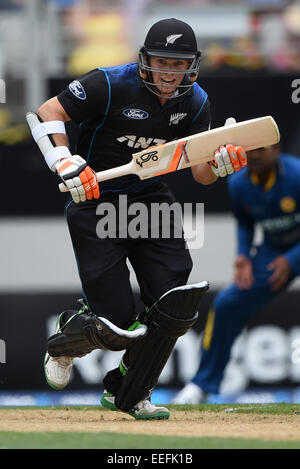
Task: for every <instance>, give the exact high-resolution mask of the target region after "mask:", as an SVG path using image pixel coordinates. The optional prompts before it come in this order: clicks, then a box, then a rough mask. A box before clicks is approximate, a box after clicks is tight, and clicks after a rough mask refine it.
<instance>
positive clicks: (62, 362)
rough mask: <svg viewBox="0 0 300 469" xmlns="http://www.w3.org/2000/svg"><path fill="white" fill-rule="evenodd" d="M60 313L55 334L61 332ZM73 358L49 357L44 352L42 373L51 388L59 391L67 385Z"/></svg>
mask: <svg viewBox="0 0 300 469" xmlns="http://www.w3.org/2000/svg"><path fill="white" fill-rule="evenodd" d="M62 315H63V313H61V314H60V315H59V317H58V319H57V321H56V327H55V334H57V333H58V332H61V328H60V319H61V317H62ZM73 360H74V358H70V357H51V356H50V355H49V353H47V352H46V354H45V358H44V373H45V377H46V381H47V383H48V384H49V386H51V388H53V389H55V390H56V391H59V390H60V389H63V388H65V387H66V386H67V384H68V383H69V381H70V377H71V370H72V364H73Z"/></svg>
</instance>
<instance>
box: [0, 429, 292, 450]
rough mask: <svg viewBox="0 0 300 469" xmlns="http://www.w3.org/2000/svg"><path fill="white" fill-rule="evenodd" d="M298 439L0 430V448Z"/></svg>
mask: <svg viewBox="0 0 300 469" xmlns="http://www.w3.org/2000/svg"><path fill="white" fill-rule="evenodd" d="M299 448H300V442H295V441H287V442H280V441H259V440H245V439H242V438H184V437H180V438H179V437H168V436H165V437H161V436H150V435H123V434H121V433H114V434H113V436H112V434H111V433H79V432H47V433H36V432H35V433H23V432H19V433H18V432H0V449H299Z"/></svg>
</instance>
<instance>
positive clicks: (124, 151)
mask: <svg viewBox="0 0 300 469" xmlns="http://www.w3.org/2000/svg"><path fill="white" fill-rule="evenodd" d="M200 58H201V52H200V51H199V50H198V48H197V41H196V37H195V34H194V32H193V30H192V28H191V27H190V26H189V25H188V24H186V23H184V22H182V21H180V20H176V19H174V18H171V19H167V20H161V21H159V22H158V23H155V24H154V25H153V26H152V27H151V28H150V30H149V32H148V34H147V36H146V39H145V43H144V45H143V46H142V47H141V49H140V51H139V61H138V63H130V64H125V65H120V66H118V67H112V68H101V67H99V68H97V69H95V70H92V71H90V72H89V73H87V74H85V75H84V76H82V77H79V78H78V79H76V80H74V81H72V82H71V83H70V84H69V85H68V86H67V88H66V89H65V90H63V91H62V92H61V93H60V94H59V95H58V96H55V97H53V98H51V99H50V100H48V101H46V102H45V103H44V104H42V105H41V107H40V108H39V109H38V111H37V114H38V116H39V119H40V120H41V121H42V123H41V126H40V127H41V128H38V129H35V130H37V131H38V133H36V132H35V134H34V135H35V138H36V139H38V138H39V137H38V134H39V135H45V132H46V133H47V135H48V134H49V135H50V137H51V139H52V140H53V142H54V144H55V147H54V148H53V149H51V150H50V151H49V152H47V153H46V154H44V157H45V160H46V162H47V164H48V166H49V168H50V169H51V170H52V171H53V172H55V173H56V174H57V175H58V176H60V178H61V179H62V181H63V183H64V184H65V185H66V186H67V188H68V189H69V191H70V195H71V197H72V199H71V200H70V201H69V202H68V204H67V207H66V216H67V221H68V227H69V231H70V235H71V239H72V244H73V248H74V251H75V256H76V260H77V264H78V271H79V275H80V280H81V284H82V291H83V295H84V301H83V304H82V308H81V309H80V310H79V311H74V310H70V311H65V312H63V313H62V314H61V315H60V317H59V319H58V322H57V330H56V332H55V334H54V335H53V336H51V337H50V338H49V339H48V341H47V353H46V356H45V362H44V369H45V375H46V379H47V382H48V384H49V385H50V386H51V387H53V388H55V389H63V388H64V387H65V386H66V385H67V384H68V382H69V380H70V376H71V368H72V364H73V360H74V358H76V357H77V358H80V357H82V356H84V355H86V354H87V353H90V352H91V351H93V350H95V349H97V348H98V349H99V348H100V349H104V350H112V351H118V350H125V353H124V356H123V359H122V361H121V363H120V367H118V368H116V369H114V370H111V371H110V372H109V373H107V375H106V376H105V378H104V380H103V384H104V386H105V392H104V394H103V396H102V399H101V403H102V405H103V406H105V407H108V408H110V409H111V410H123V411H124V412H128V413H129V414H130V415H132V416H133V417H134V418H137V419H156V418H168V417H169V411H168V409H166V408H164V407H156V406H154V405H152V404H151V402H150V396H151V393H152V391H153V389H154V387H155V385H156V383H157V380H158V378H159V376H160V373H161V371H162V369H163V367H164V365H165V363H166V360H167V359H168V357H169V356H170V353H171V351H172V350H173V347H174V345H175V342H176V340H177V338H178V337H179V336H181V335H183V334H184V333H185V332H187V330H189V329H190V328H191V327H192V325H193V324H194V322H195V320H196V317H197V314H198V309H199V302H200V300H201V297H202V295H203V293H204V292H205V291H206V290H207V287H208V285H207V282H206V283H205V282H204V283H202V282H200V283H199V284H197V285H194V286H192V287H191V286H188V287H186V283H187V281H188V277H189V274H190V272H191V269H192V261H191V256H190V253H189V251H188V249H187V246H186V243H185V239H184V234H183V232H182V235H181V236H180V237H176V236H174V235H172V233H173V230H172V229H171V230H170V231H171V235H170V236H169V237H167V238H166V237H164V236H163V235H162V234H161V231H160V233H159V235H158V236H157V237H152V236H151V234H150V233H151V223H153V224H155V223H158V224H159V223H160V222H159V221H158V220H154V221H153V222H151V221H150V224H149V236H140V237H138V238H135V237H132V236H130V233H128V235H127V236H125V237H124V236H121V234H120V231H121V228H120V226H119V225H118V226H117V227H116V236H114V235H113V236H106V237H101V236H99V235H98V232H97V229H96V228H97V226H98V222H99V219H100V216H99V210H100V211H101V207H103V206H105V207H107V204H110V207H113V208H114V209H115V211H116V213H118V215H120V213H121V204H120V199H119V196H120V195H126V196H127V200H128V206H129V205H130V204H132V205H133V204H134V203H136V202H138V203H139V204H143V207H145V208H146V209H147V210H146V211H147V219H146V218H145V219H144V222H145V223H144V224H145V225H146V224H147V223H146V222H148V214H150V218H151V206H152V205H153V204H162V203H164V204H166V205H167V206H171V205H172V204H173V202H174V201H175V198H174V196H173V194H172V193H171V192H170V190H169V188H168V186H167V185H166V184H165V182H164V181H163V179H160V178H152V179H149V180H145V181H141V180H140V179H139V178H138V177H137V176H135V175H131V176H126V177H122V178H117V179H114V180H111V181H105V182H102V183H100V184H99V185H98V183H97V180H96V176H95V172H96V171H97V172H98V171H101V170H105V169H108V168H113V167H116V166H120V165H122V164H126V163H129V162H130V161H131V159H132V154H133V153H135V152H138V151H140V150H142V149H146V148H148V147H152V146H155V145H159V144H162V143H165V142H167V141H171V140H175V139H178V138H180V137H184V136H188V135H192V134H195V133H198V132H202V131H205V130H208V129H209V127H210V121H211V115H210V104H209V99H208V96H207V94H206V92H205V91H204V90H203V89H202V88H201V87H200V86H199V85H198V84H197V83H196V79H197V76H198V72H199V65H200ZM70 120H72V121H74V122H75V123H77V124H79V131H78V138H77V144H76V153H77V154H76V155H72V154H71V153H70V150H69V148H68V141H67V137H66V135H65V134H66V132H65V128H64V122H67V121H70ZM83 156H84V158H83ZM246 164H247V156H246V154H245V152H244V150H243V148H242V147H239V146H234V145H231V144H230V142H224V145H222V146H221V147H219V148H217V149H216V151H215V153H214V154H213V155H212V161H211V162H210V163H209V164H207V163H202V164H199V165H197V166H194V167H193V168H192V174H193V177H194V179H195V180H196V181H197V182H199V183H202V184H211V183H213V182H214V181H215V180H216V179H217V178H218V177H219V176H220V177H224V176H227V175H228V174H232V173H233V172H235V171H238V170H239V169H240V168H241V167H242V166H245V165H246ZM105 204H106V205H105ZM148 209H149V210H148ZM117 218H118V217H117ZM168 223H169V224H170V227H171V228H173V227H174V225H175V223H176V222H175V221H174V220H173V219H170V221H168ZM180 224H181V223H180ZM161 227H162V226H160V228H161ZM146 234H148V233H146ZM127 260H129V262H130V263H131V265H132V267H133V269H134V271H135V273H136V277H137V280H138V284H139V287H140V296H141V300H142V302H143V303H144V305H145V311H143V312H141V313H139V314H138V313H137V312H136V310H135V302H134V296H133V291H132V288H131V283H130V278H129V270H128V267H127Z"/></svg>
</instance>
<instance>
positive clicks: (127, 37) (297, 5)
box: [0, 0, 300, 144]
mask: <svg viewBox="0 0 300 469" xmlns="http://www.w3.org/2000/svg"><path fill="white" fill-rule="evenodd" d="M171 16H174V17H177V18H180V19H182V20H184V21H186V22H190V24H191V25H192V27H193V28H194V30H195V32H196V35H197V38H198V43H199V47H200V48H201V49H202V53H203V60H202V68H201V71H202V73H203V75H205V74H206V75H209V74H215V73H217V74H218V73H219V72H222V73H225V71H226V72H228V70H229V73H231V74H235V73H249V74H250V73H253V72H255V73H265V72H266V71H267V73H271V74H297V73H299V71H300V0H298V1H288V0H244V1H241V0H184V1H183V0H135V1H132V0H0V79H1V78H3V79H5V81H6V85H7V103H9V106H8V107H5V106H4V105H1V108H0V114H1V116H0V143H6V144H7V143H9V142H12V144H14V143H15V141H14V139H11V135H19V137H18V138H20V139H21V140H23V136H22V135H23V132H24V131H25V130H24V128H23V129H19V132H17V133H16V129H14V132H12V133H9V134H8V133H7V126H9V128H11V125H12V122H13V121H15V120H17V121H19V122H20V119H22V118H23V115H24V107H25V108H32V107H35V102H36V101H37V102H41V101H42V100H43V99H42V98H46V96H45V93H46V91H45V85H43V82H45V83H46V82H47V80H48V81H49V80H51V79H53V78H65V79H69V78H73V77H77V76H79V75H81V74H83V73H85V72H87V71H89V70H91V69H93V68H95V67H98V66H114V65H119V64H122V63H127V62H130V61H136V60H137V54H138V49H139V47H140V46H141V45H142V42H143V40H144V35H145V31H147V29H148V28H149V27H150V26H151V24H152V23H153V22H155V21H156V20H158V19H160V18H167V17H171ZM20 37H22V40H20ZM34 92H35V93H36V100H35V101H34V99H33V98H30V96H32V95H33V93H34ZM38 93H39V94H38ZM43 93H44V94H43ZM3 113H4V114H3ZM2 114H3V115H2ZM16 116H17V117H16ZM8 122H10V124H9V125H8Z"/></svg>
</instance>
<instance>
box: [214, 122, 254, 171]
mask: <svg viewBox="0 0 300 469" xmlns="http://www.w3.org/2000/svg"><path fill="white" fill-rule="evenodd" d="M235 123H236V120H235V118H234V117H228V119H226V122H225V127H226V126H228V125H232V124H235ZM208 164H209V166H210V168H211V170H212V172H213V173H214V174H215V175H216V176H218V177H221V178H223V177H226V176H228V175H229V174H232V173H235V172H237V171H239V170H240V169H241V168H244V167H245V166H247V154H246V152H245V150H244V148H243V147H241V146H236V145H232V144H231V143H229V144H227V145H221V146H220V147H219V148H218V149H217V150H216V151H215V153H214V159H213V160H212V161H209V162H208Z"/></svg>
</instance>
